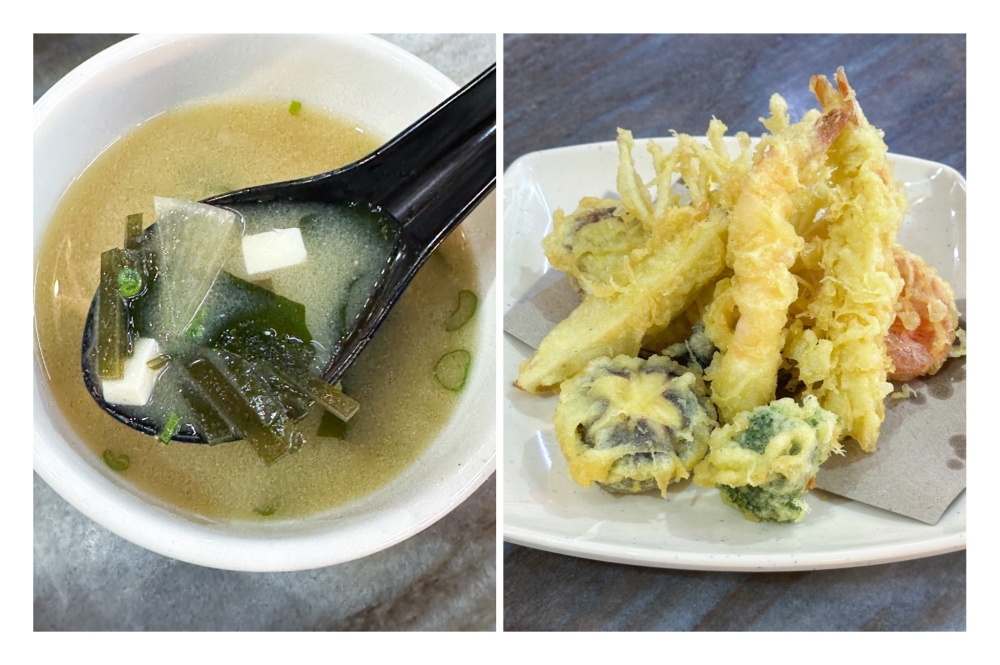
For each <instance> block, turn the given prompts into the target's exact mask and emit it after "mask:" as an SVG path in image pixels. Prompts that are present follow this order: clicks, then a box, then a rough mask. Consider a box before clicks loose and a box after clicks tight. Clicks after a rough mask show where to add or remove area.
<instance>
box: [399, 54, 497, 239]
mask: <svg viewBox="0 0 1000 665" xmlns="http://www.w3.org/2000/svg"><path fill="white" fill-rule="evenodd" d="M382 159H384V163H386V164H392V165H393V166H394V169H393V170H394V171H395V173H386V174H385V175H386V176H387V177H388V178H389V179H390V181H389V182H385V183H384V184H385V189H383V190H382V191H383V192H384V198H383V199H382V201H381V204H382V206H383V209H384V210H385V211H386V212H388V213H389V214H390V215H392V216H393V217H394V218H396V220H397V221H398V222H399V223H400V224H402V225H403V229H404V232H405V234H406V235H408V236H410V239H411V240H412V242H413V245H414V246H417V247H428V248H430V249H433V248H434V247H435V246H437V244H438V243H439V242H440V241H441V240H442V239H443V238H444V237H445V236H447V235H448V233H450V232H451V231H452V230H453V229H454V228H455V227H456V226H457V225H458V223H459V222H460V221H461V220H462V219H464V218H465V216H466V215H468V214H469V212H471V211H472V209H473V208H475V207H476V205H478V204H479V202H480V201H482V199H483V198H484V197H485V196H486V195H487V194H488V193H489V192H490V191H491V190H492V189H493V187H494V186H495V184H496V65H492V66H491V67H490V68H489V69H487V70H486V71H484V72H483V73H482V74H480V75H479V76H477V77H476V78H475V79H474V80H473V81H472V82H471V83H469V84H468V85H466V86H465V88H463V89H462V90H461V91H459V92H458V93H457V94H455V95H453V96H452V97H451V98H449V99H448V100H447V101H446V102H444V103H443V104H442V105H441V106H438V107H437V108H436V109H434V110H433V111H431V112H430V113H428V114H427V115H426V116H424V117H423V118H422V119H420V120H419V121H417V122H416V123H414V124H413V125H411V126H410V127H409V129H407V130H406V131H405V132H403V133H402V134H400V135H399V136H397V137H396V138H395V139H394V140H393V141H391V142H390V143H388V144H387V145H386V146H385V147H384V149H383V157H382ZM404 182H405V184H404Z"/></svg>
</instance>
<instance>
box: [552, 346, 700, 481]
mask: <svg viewBox="0 0 1000 665" xmlns="http://www.w3.org/2000/svg"><path fill="white" fill-rule="evenodd" d="M553 420H554V422H555V428H556V437H557V439H558V440H559V446H560V447H561V448H562V451H563V454H564V455H565V456H566V461H567V462H568V463H569V472H570V476H571V477H572V478H573V480H574V481H576V482H577V483H579V484H580V485H582V486H584V487H588V486H590V484H591V483H593V482H597V483H599V484H600V485H601V486H602V487H603V488H604V489H606V490H608V491H611V492H614V493H618V494H628V493H635V492H644V491H646V490H650V489H653V488H655V487H658V488H659V489H660V492H661V493H662V494H663V495H664V496H666V491H667V485H669V484H670V483H671V482H674V481H677V480H681V479H683V478H687V477H688V473H689V471H690V470H691V469H692V468H694V465H695V464H697V462H698V461H699V460H700V459H701V458H702V457H704V455H705V452H706V451H707V450H708V437H709V435H710V434H711V433H712V430H713V429H714V428H715V426H716V424H717V423H716V420H715V411H714V409H713V408H712V405H711V402H710V401H709V399H708V395H707V393H706V390H705V385H704V383H703V382H702V381H701V378H700V377H699V376H697V375H696V374H695V373H693V372H691V371H689V370H687V369H686V368H684V367H682V366H680V365H678V364H677V363H676V362H674V361H673V360H670V359H669V358H666V357H663V356H653V357H652V358H650V359H649V360H641V359H639V358H630V357H628V356H618V357H617V358H614V359H613V360H612V359H611V358H597V359H595V360H593V361H591V362H590V363H589V364H588V365H587V367H586V369H584V371H582V372H580V373H579V374H577V375H576V376H574V377H573V378H572V379H570V380H568V381H566V382H564V383H563V385H562V390H561V391H560V395H559V406H558V407H557V409H556V414H555V417H554V418H553Z"/></svg>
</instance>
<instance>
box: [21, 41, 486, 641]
mask: <svg viewBox="0 0 1000 665" xmlns="http://www.w3.org/2000/svg"><path fill="white" fill-rule="evenodd" d="M381 36H382V37H384V38H386V39H388V40H389V41H391V42H393V43H395V44H397V45H399V46H401V47H402V48H404V49H406V50H408V51H410V52H411V53H414V54H415V55H417V56H418V57H420V58H422V59H423V60H425V61H427V62H429V63H430V64H431V65H433V66H434V67H436V68H437V69H438V70H440V71H441V72H443V73H444V74H446V75H447V76H449V77H450V78H451V79H452V80H454V81H455V82H456V83H458V84H460V85H461V84H463V83H466V82H467V81H469V80H471V79H472V78H473V77H474V76H475V75H476V74H478V73H479V72H480V71H482V70H483V69H485V68H486V67H487V66H489V65H490V64H491V63H493V62H495V60H496V37H495V36H494V35H381ZM124 37H125V35H36V36H35V40H34V51H35V53H34V99H35V100H37V99H38V98H39V97H40V96H41V95H42V94H43V93H44V92H45V91H46V90H47V89H48V88H49V87H51V86H52V85H53V84H54V83H55V82H56V81H58V80H59V78H61V77H62V76H63V75H65V74H66V73H67V72H69V71H70V70H71V69H72V68H73V67H76V66H77V65H78V64H80V63H81V62H83V61H84V60H85V59H87V58H89V57H90V56H92V55H94V54H95V53H97V52H99V51H100V50H102V49H104V48H106V47H108V46H110V45H111V44H113V43H115V42H117V41H119V40H121V39H122V38H124ZM34 627H35V630H339V629H350V630H495V628H496V476H495V475H494V476H491V477H490V478H489V479H488V480H487V481H486V483H484V484H483V486H482V487H480V488H479V489H478V490H477V491H476V492H475V493H474V494H473V495H472V496H471V497H470V498H469V499H467V500H466V501H465V502H464V503H463V504H462V505H461V506H459V507H458V508H457V509H456V510H455V511H453V512H452V513H451V514H449V515H447V516H446V517H444V518H443V519H441V520H440V521H439V522H437V523H436V524H434V525H433V526H431V527H430V528H428V529H426V530H425V531H423V532H421V533H419V534H417V535H416V536H414V537H412V538H410V539H408V540H406V541H404V542H402V543H400V544H398V545H396V546H394V547H391V548H389V549H387V550H384V551H382V552H379V553H377V554H374V555H372V556H369V557H366V558H364V559H360V560H358V561H353V562H350V563H345V564H341V565H338V566H330V567H328V568H321V569H317V570H311V571H303V572H295V573H267V574H264V573H238V572H230V571H222V570H215V569H211V568H203V567H200V566H195V565H191V564H187V563H183V562H180V561H176V560H174V559H169V558H167V557H163V556H160V555H159V554H154V553H152V552H149V551H147V550H144V549H142V548H141V547H138V546H137V545H133V544H132V543H130V542H128V541H126V540H123V539H121V538H119V537H118V536H116V535H114V534H113V533H111V532H109V531H107V530H106V529H104V528H103V527H101V526H99V525H97V524H96V523H94V522H92V521H91V520H89V519H88V518H86V517H84V516H83V515H82V514H81V513H79V512H78V511H77V510H76V509H74V508H72V507H71V506H70V505H69V504H67V503H66V502H65V501H64V500H63V499H62V498H61V497H60V496H59V495H58V494H56V493H55V492H54V491H52V489H51V488H49V486H48V485H46V484H45V482H44V481H42V480H41V478H39V477H38V475H37V474H36V475H35V477H34Z"/></svg>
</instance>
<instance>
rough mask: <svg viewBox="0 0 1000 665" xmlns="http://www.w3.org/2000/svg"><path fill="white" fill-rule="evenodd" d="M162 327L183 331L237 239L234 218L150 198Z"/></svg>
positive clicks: (209, 208) (173, 332)
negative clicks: (152, 207)
mask: <svg viewBox="0 0 1000 665" xmlns="http://www.w3.org/2000/svg"><path fill="white" fill-rule="evenodd" d="M153 204H154V207H155V209H156V226H155V228H156V233H155V236H156V244H157V252H158V254H159V276H158V277H157V281H158V282H159V284H160V295H159V297H160V308H161V314H162V317H163V327H164V329H165V330H166V331H167V332H168V333H170V334H171V335H179V334H181V333H183V332H184V331H185V330H186V329H187V327H188V325H189V324H190V323H191V320H192V319H193V318H194V315H195V312H197V311H198V308H199V307H200V306H201V303H202V301H203V300H204V299H205V296H206V295H207V294H208V292H209V289H211V288H212V283H213V282H215V278H216V277H217V276H218V274H219V272H220V271H221V270H222V266H223V264H224V263H225V257H226V254H227V253H228V252H229V250H230V247H229V246H230V243H232V242H235V238H236V235H237V228H238V224H237V218H236V214H235V213H233V212H232V211H229V210H223V209H222V208H216V207H214V206H209V205H204V204H202V203H194V202H192V201H184V200H181V199H167V198H163V197H160V196H157V197H154V199H153Z"/></svg>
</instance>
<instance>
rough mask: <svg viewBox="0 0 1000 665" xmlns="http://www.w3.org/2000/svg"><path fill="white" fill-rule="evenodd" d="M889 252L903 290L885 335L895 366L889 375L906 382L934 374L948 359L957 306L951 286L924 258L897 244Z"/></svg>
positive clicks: (955, 323)
mask: <svg viewBox="0 0 1000 665" xmlns="http://www.w3.org/2000/svg"><path fill="white" fill-rule="evenodd" d="M892 253H893V256H894V257H895V260H896V268H897V269H898V270H899V274H900V276H901V277H902V278H903V291H902V293H900V294H899V300H897V301H896V320H895V321H893V322H892V326H891V327H890V328H889V334H888V335H886V338H885V345H886V350H887V351H888V353H889V359H890V360H892V364H893V367H894V368H895V369H894V370H893V371H892V372H890V373H889V378H890V379H893V380H896V381H909V380H910V379H915V378H917V377H918V376H924V375H927V374H937V371H938V370H939V369H941V366H942V365H943V364H944V361H945V360H947V359H948V356H949V355H950V353H951V347H952V344H953V343H954V341H955V331H956V330H957V329H958V307H956V306H955V292H954V291H952V290H951V286H950V285H949V284H948V282H946V281H944V280H943V279H941V277H940V276H939V275H938V274H937V271H936V270H934V268H932V267H931V266H930V265H928V264H927V262H926V261H924V260H923V259H922V258H920V257H919V256H917V255H916V254H914V253H913V252H910V251H908V250H906V249H904V248H903V247H901V246H900V245H896V246H895V247H893V250H892Z"/></svg>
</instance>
